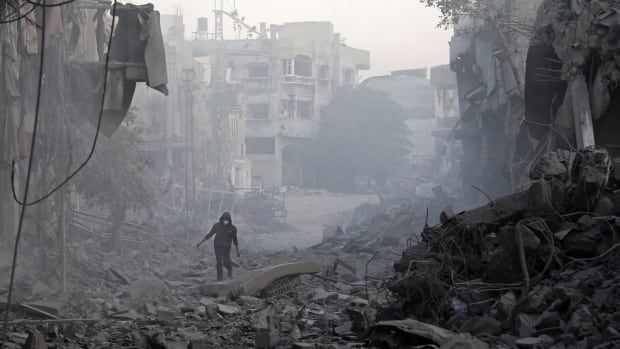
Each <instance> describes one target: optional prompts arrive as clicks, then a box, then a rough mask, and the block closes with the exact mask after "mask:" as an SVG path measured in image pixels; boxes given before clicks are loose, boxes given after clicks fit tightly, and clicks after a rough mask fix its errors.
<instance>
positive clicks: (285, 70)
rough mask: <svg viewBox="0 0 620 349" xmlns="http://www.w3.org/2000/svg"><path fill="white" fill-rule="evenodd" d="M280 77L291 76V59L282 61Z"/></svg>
mask: <svg viewBox="0 0 620 349" xmlns="http://www.w3.org/2000/svg"><path fill="white" fill-rule="evenodd" d="M282 75H293V60H292V59H283V60H282Z"/></svg>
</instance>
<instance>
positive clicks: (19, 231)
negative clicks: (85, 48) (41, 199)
mask: <svg viewBox="0 0 620 349" xmlns="http://www.w3.org/2000/svg"><path fill="white" fill-rule="evenodd" d="M45 17H46V15H45V8H43V19H42V21H41V28H42V36H41V55H40V60H39V80H38V83H37V101H36V106H35V111H34V129H33V130H32V140H31V142H30V158H29V159H28V169H27V171H26V184H25V189H24V201H26V199H27V198H28V191H29V190H30V177H31V175H32V164H33V163H34V161H33V159H34V156H33V155H34V146H35V143H36V138H37V125H38V123H39V109H40V107H41V85H42V84H43V62H44V61H45ZM25 214H26V207H25V206H23V207H22V208H21V213H20V216H19V223H18V225H17V235H16V236H15V247H14V249H13V261H12V264H11V279H10V282H9V295H8V297H7V301H6V310H5V314H4V329H3V334H2V348H5V343H6V339H7V336H8V333H9V313H10V312H11V301H12V298H13V284H14V282H15V268H16V267H17V255H18V252H19V240H20V237H21V235H22V229H23V225H24V216H25Z"/></svg>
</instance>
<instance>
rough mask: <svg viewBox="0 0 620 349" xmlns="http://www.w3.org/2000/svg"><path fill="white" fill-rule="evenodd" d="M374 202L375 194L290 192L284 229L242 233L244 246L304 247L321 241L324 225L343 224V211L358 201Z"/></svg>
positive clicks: (358, 202)
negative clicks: (256, 233)
mask: <svg viewBox="0 0 620 349" xmlns="http://www.w3.org/2000/svg"><path fill="white" fill-rule="evenodd" d="M368 202H371V203H374V204H376V203H377V202H378V198H377V197H376V196H368V195H348V194H333V193H329V192H317V193H316V194H311V193H307V194H305V193H303V192H298V191H293V192H290V193H287V196H286V209H287V211H288V214H287V217H286V224H287V228H286V229H285V230H284V231H282V232H272V233H269V234H259V235H257V236H255V237H249V236H244V232H240V239H241V241H247V245H246V248H248V249H251V250H256V251H262V250H267V251H284V250H290V249H291V248H292V247H293V246H295V247H297V248H307V247H310V246H312V245H316V244H318V243H319V242H321V238H322V234H323V228H324V227H325V226H328V225H341V226H343V227H344V226H346V225H347V224H348V223H349V222H348V216H347V213H350V212H351V211H352V210H353V209H354V208H356V207H357V206H358V205H360V204H362V203H368Z"/></svg>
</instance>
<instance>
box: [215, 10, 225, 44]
mask: <svg viewBox="0 0 620 349" xmlns="http://www.w3.org/2000/svg"><path fill="white" fill-rule="evenodd" d="M218 5H219V6H218ZM213 8H214V10H213V13H214V14H215V37H214V39H215V40H224V0H214V2H213Z"/></svg>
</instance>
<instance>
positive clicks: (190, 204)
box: [183, 68, 196, 213]
mask: <svg viewBox="0 0 620 349" xmlns="http://www.w3.org/2000/svg"><path fill="white" fill-rule="evenodd" d="M183 72H184V73H185V80H184V83H185V84H184V85H185V102H186V106H185V186H184V196H185V212H187V213H191V212H193V210H194V207H195V206H196V171H195V167H196V166H194V162H195V159H196V154H195V147H194V113H193V107H194V95H193V93H194V90H195V87H194V78H195V72H194V69H193V68H187V69H184V70H183ZM190 192H191V194H190Z"/></svg>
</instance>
